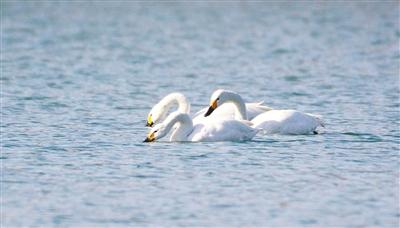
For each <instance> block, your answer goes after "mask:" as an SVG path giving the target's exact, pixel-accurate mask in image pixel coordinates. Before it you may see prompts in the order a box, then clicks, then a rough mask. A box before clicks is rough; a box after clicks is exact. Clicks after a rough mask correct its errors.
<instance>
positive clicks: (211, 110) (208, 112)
mask: <svg viewBox="0 0 400 228" xmlns="http://www.w3.org/2000/svg"><path fill="white" fill-rule="evenodd" d="M217 107H218V104H217V100H214V101H213V102H211V104H210V107H209V108H208V110H207V112H206V114H204V116H205V117H207V116H209V115H211V113H212V112H214V110H215V109H216V108H217Z"/></svg>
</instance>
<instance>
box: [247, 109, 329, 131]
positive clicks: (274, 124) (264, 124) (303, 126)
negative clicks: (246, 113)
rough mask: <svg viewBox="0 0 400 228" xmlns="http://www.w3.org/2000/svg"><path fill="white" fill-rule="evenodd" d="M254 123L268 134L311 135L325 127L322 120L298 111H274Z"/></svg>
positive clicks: (261, 116) (264, 114)
mask: <svg viewBox="0 0 400 228" xmlns="http://www.w3.org/2000/svg"><path fill="white" fill-rule="evenodd" d="M252 123H253V124H254V125H253V126H254V127H255V128H261V129H263V132H264V133H266V134H296V135H300V134H309V133H310V132H314V131H315V129H316V128H317V127H318V126H324V125H323V123H322V121H321V120H320V118H318V117H316V116H314V115H312V114H308V113H302V112H299V111H296V110H272V111H269V112H266V113H262V114H260V115H258V116H257V117H256V118H254V119H253V120H252Z"/></svg>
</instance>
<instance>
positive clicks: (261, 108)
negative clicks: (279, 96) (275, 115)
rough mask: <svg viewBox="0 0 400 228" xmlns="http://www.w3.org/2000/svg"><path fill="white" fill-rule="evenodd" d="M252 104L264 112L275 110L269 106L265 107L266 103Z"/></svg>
mask: <svg viewBox="0 0 400 228" xmlns="http://www.w3.org/2000/svg"><path fill="white" fill-rule="evenodd" d="M251 104H252V105H254V107H257V109H259V110H260V111H263V112H267V111H271V110H272V109H273V108H271V107H269V106H267V105H264V101H259V102H254V103H251Z"/></svg>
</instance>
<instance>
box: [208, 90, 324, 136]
mask: <svg viewBox="0 0 400 228" xmlns="http://www.w3.org/2000/svg"><path fill="white" fill-rule="evenodd" d="M224 103H233V104H234V105H235V107H236V108H237V110H238V112H239V114H240V115H239V116H240V118H241V119H247V113H246V109H245V108H244V102H243V99H242V97H241V96H240V95H239V94H237V93H235V92H232V91H228V90H222V89H219V90H216V91H215V92H214V93H213V94H212V96H211V99H210V107H209V109H208V110H207V112H206V114H205V115H204V116H208V115H210V114H211V113H212V112H214V110H217V108H218V107H219V106H220V105H222V104H224ZM251 122H252V123H253V125H252V127H254V128H261V129H263V131H264V133H266V134H309V133H311V132H313V133H314V134H317V132H316V131H315V129H316V128H317V127H318V126H322V127H323V126H324V124H323V122H322V120H321V118H320V117H317V116H315V115H312V114H308V113H303V112H299V111H296V110H271V111H268V112H264V113H261V114H260V115H258V116H256V117H255V118H254V119H252V120H251Z"/></svg>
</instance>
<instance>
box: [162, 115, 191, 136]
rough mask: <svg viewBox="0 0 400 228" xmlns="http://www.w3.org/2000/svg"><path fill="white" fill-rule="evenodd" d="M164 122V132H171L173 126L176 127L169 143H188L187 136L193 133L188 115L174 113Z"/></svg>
mask: <svg viewBox="0 0 400 228" xmlns="http://www.w3.org/2000/svg"><path fill="white" fill-rule="evenodd" d="M166 121H167V125H166V130H167V131H168V132H169V131H171V129H172V127H173V126H174V125H176V124H177V125H178V127H177V128H176V129H175V130H174V131H173V132H172V134H171V137H170V138H169V141H189V140H188V136H189V134H190V133H191V132H192V131H193V122H192V119H191V118H190V116H189V115H188V114H186V113H178V112H174V113H173V114H171V115H170V116H169V117H168V118H167V120H166Z"/></svg>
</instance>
